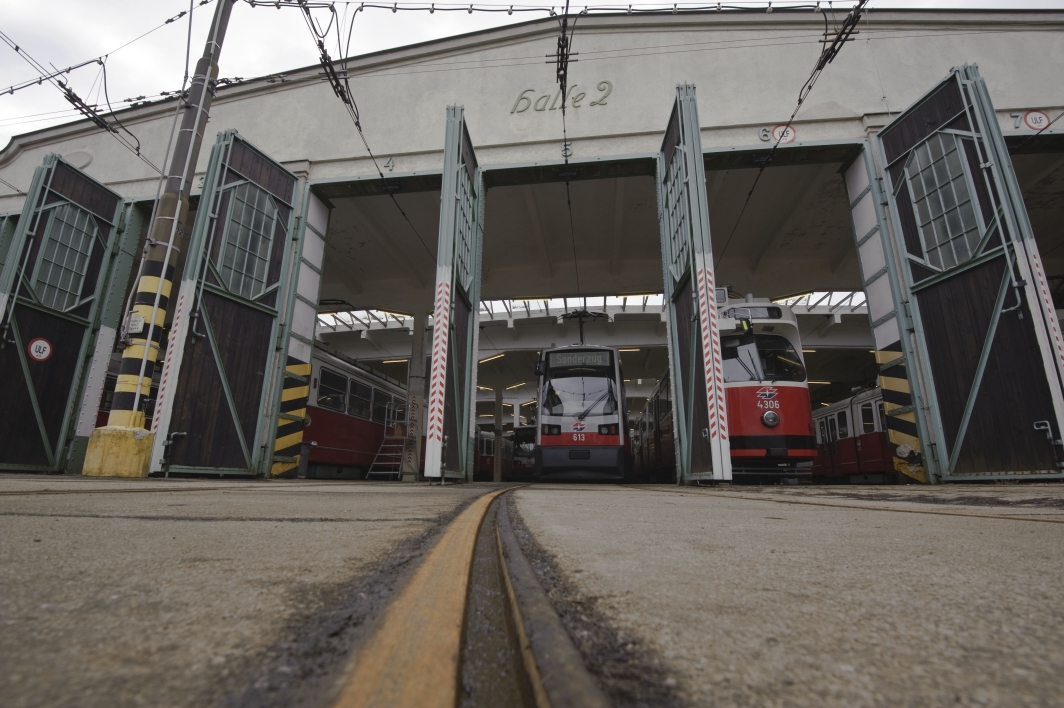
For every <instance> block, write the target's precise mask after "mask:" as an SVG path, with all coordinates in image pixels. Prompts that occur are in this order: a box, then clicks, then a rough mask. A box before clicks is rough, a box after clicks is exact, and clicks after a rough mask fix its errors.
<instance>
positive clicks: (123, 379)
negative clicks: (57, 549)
mask: <svg viewBox="0 0 1064 708" xmlns="http://www.w3.org/2000/svg"><path fill="white" fill-rule="evenodd" d="M236 1H237V0H218V2H217V5H215V8H214V20H213V21H212V22H211V30H210V33H209V34H208V35H207V44H206V46H204V48H203V56H202V57H201V58H200V60H199V61H198V62H196V71H195V74H194V75H193V77H192V84H191V85H190V87H189V91H188V98H187V103H186V104H185V105H184V115H182V116H181V129H180V132H179V133H178V135H177V141H176V143H175V145H174V153H173V158H172V159H171V162H170V165H169V169H168V170H167V172H166V176H165V179H166V182H165V186H164V188H163V191H162V193H161V195H160V197H159V202H158V204H156V206H155V217H154V219H153V221H152V223H151V230H150V231H149V232H148V240H147V248H146V252H145V254H144V258H143V260H142V261H141V266H140V273H139V275H138V277H137V285H136V290H135V295H134V299H133V309H132V312H130V313H128V314H127V315H126V320H125V322H124V324H123V327H122V334H123V337H124V338H127V339H126V342H127V346H126V348H125V350H124V351H123V352H122V364H121V367H120V368H119V370H118V381H117V383H116V384H115V395H114V399H113V402H112V404H111V414H110V415H109V416H108V418H107V425H106V426H104V427H102V428H97V429H96V430H94V431H93V432H92V435H91V436H90V437H89V444H88V447H87V448H86V451H85V464H84V466H83V468H82V473H83V474H85V475H89V476H98V477H147V476H148V470H149V466H150V462H151V450H152V443H153V442H154V440H153V436H152V435H151V434H149V433H148V431H146V430H145V429H144V410H143V409H144V405H143V404H144V400H145V399H146V398H147V396H149V395H150V393H151V381H152V376H153V375H154V373H155V366H156V362H157V361H158V359H159V349H160V344H161V343H162V341H163V326H164V325H165V323H166V310H167V306H168V305H169V303H170V297H171V294H172V285H173V279H174V265H173V261H174V255H175V253H181V250H182V249H183V248H185V243H186V241H187V236H188V229H187V225H186V222H187V220H188V198H189V193H190V192H191V191H192V179H193V177H194V176H195V174H196V163H197V161H198V160H199V153H200V146H201V145H202V144H203V132H204V131H205V130H206V128H207V119H208V117H209V114H210V109H211V102H212V100H213V98H214V90H215V85H216V84H215V82H216V81H217V80H218V57H219V56H220V55H221V53H222V40H223V39H224V38H225V30H226V28H227V27H228V25H229V16H230V15H231V14H232V12H233V5H235V4H236ZM178 100H185V99H184V98H179V99H178ZM174 294H176V293H174Z"/></svg>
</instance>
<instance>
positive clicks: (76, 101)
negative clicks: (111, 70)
mask: <svg viewBox="0 0 1064 708" xmlns="http://www.w3.org/2000/svg"><path fill="white" fill-rule="evenodd" d="M0 40H3V41H4V43H6V44H7V45H8V46H9V47H11V48H12V49H13V50H14V51H15V53H16V54H18V55H19V56H20V57H22V59H23V61H25V62H26V63H27V64H29V65H30V66H31V67H33V69H34V70H35V71H37V73H38V74H40V75H41V77H42V78H45V77H46V75H47V74H48V72H47V71H46V70H45V68H44V66H43V65H42V64H41V63H40V62H38V61H37V60H36V59H34V58H33V57H32V56H30V55H29V53H28V52H26V50H25V49H23V48H22V47H20V46H19V45H18V44H16V43H15V41H14V40H12V39H11V38H10V37H9V36H7V35H6V34H4V32H2V31H0ZM101 62H102V60H101ZM46 80H47V81H48V82H49V83H51V84H52V85H53V86H55V87H56V88H57V89H59V91H60V92H61V93H62V94H63V96H64V97H65V98H66V100H67V101H69V102H70V103H71V104H72V105H73V106H74V107H75V108H77V109H78V110H79V111H80V112H81V113H82V115H84V116H85V117H86V118H88V119H89V120H91V121H92V122H93V123H95V124H96V125H97V126H98V127H99V128H101V129H102V130H104V131H106V132H107V133H109V134H110V135H111V136H112V137H114V139H115V140H117V141H118V142H119V144H121V145H122V146H123V147H125V148H126V149H127V150H129V151H130V152H132V153H133V154H134V155H136V156H137V158H138V159H139V160H141V161H142V162H143V163H144V164H146V165H148V166H149V167H151V168H152V169H153V170H155V171H156V172H157V173H159V174H162V170H160V169H159V168H158V167H156V166H155V164H154V163H153V162H152V161H151V160H149V159H148V158H147V157H145V156H144V155H142V154H141V152H140V145H139V141H138V144H137V145H136V146H134V145H133V144H131V143H130V142H129V141H128V140H126V139H125V138H123V137H122V136H121V135H119V134H118V130H117V129H116V128H115V127H114V126H112V125H111V124H110V123H108V122H107V121H106V120H104V119H103V117H101V116H100V114H99V113H98V112H97V111H96V110H95V109H94V108H92V107H91V106H89V105H88V104H86V103H85V102H84V101H83V100H82V99H81V97H80V96H78V95H77V94H76V93H75V92H74V90H73V89H72V88H70V86H69V84H65V83H63V82H61V81H60V80H59V79H58V78H57V77H51V78H47V79H46ZM126 132H129V131H126ZM130 135H132V133H130Z"/></svg>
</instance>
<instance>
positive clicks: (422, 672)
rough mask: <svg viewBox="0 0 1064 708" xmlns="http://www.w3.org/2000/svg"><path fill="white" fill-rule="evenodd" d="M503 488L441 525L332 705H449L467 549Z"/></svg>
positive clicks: (454, 687) (454, 692) (454, 690)
mask: <svg viewBox="0 0 1064 708" xmlns="http://www.w3.org/2000/svg"><path fill="white" fill-rule="evenodd" d="M505 491H507V490H506V489H500V490H499V491H497V492H493V493H491V494H485V495H484V496H482V497H480V498H479V499H477V500H476V501H475V502H473V503H472V504H471V505H470V506H469V508H468V509H466V510H465V511H463V512H462V513H461V514H459V516H458V518H457V519H455V520H454V521H452V522H451V525H450V526H448V527H447V530H446V531H445V532H444V534H443V537H442V538H441V539H440V540H439V542H438V543H437V544H436V547H435V548H433V549H432V551H431V552H430V553H429V555H428V557H426V558H425V560H424V562H422V564H421V567H419V568H418V569H417V572H416V573H415V574H414V577H413V578H412V579H411V580H410V582H409V583H408V584H407V586H406V587H405V588H404V589H403V591H402V593H400V595H399V597H397V598H396V599H395V600H394V601H393V602H392V603H391V605H389V607H388V610H387V612H386V613H385V615H384V617H383V618H382V620H381V624H380V626H379V627H378V628H377V631H376V632H375V633H374V634H373V636H372V637H370V638H369V640H368V641H367V642H366V644H365V645H364V646H363V647H362V649H361V651H359V653H358V656H357V659H356V663H355V667H354V669H353V670H352V671H351V673H350V674H349V675H348V677H347V680H346V681H345V682H344V688H343V691H342V692H341V694H340V698H339V700H338V701H337V702H336V708H365V707H368V706H378V707H382V708H383V707H384V706H387V707H388V708H392V707H393V706H396V707H398V706H411V707H412V708H415V707H416V708H454V706H455V705H456V703H457V697H458V658H459V653H460V651H461V645H462V623H463V620H464V618H465V606H466V591H467V588H468V585H469V572H470V569H471V568H472V565H473V548H474V546H475V545H476V542H477V533H478V532H479V531H480V523H481V522H482V521H483V520H484V515H485V514H486V513H487V511H488V507H489V506H490V505H491V502H492V501H493V500H494V499H495V497H497V496H499V495H500V494H502V493H503V492H505Z"/></svg>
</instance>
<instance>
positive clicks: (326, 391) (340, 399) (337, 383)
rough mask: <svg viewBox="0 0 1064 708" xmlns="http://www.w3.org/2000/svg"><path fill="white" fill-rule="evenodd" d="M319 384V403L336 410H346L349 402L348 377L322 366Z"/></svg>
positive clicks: (323, 406)
mask: <svg viewBox="0 0 1064 708" xmlns="http://www.w3.org/2000/svg"><path fill="white" fill-rule="evenodd" d="M320 378H321V380H320V383H319V385H318V405H319V406H321V407H322V408H331V409H332V410H334V411H342V410H344V407H345V404H346V402H347V377H346V376H341V375H340V374H337V373H336V372H334V371H329V370H328V369H326V368H322V370H321V373H320Z"/></svg>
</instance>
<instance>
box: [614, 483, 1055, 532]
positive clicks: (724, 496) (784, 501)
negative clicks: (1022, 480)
mask: <svg viewBox="0 0 1064 708" xmlns="http://www.w3.org/2000/svg"><path fill="white" fill-rule="evenodd" d="M625 486H626V487H629V488H631V489H640V487H633V486H632V485H625ZM696 489H697V491H696ZM641 491H644V492H664V493H666V494H690V493H696V494H700V495H702V496H706V497H718V498H720V499H745V500H747V501H766V502H775V503H777V504H805V505H808V506H832V507H838V508H842V509H864V510H865V511H896V512H901V513H903V514H936V515H939V516H973V517H976V518H980V519H1005V520H1007V521H1041V522H1043V523H1047V524H1064V516H1061V517H1058V518H1052V517H1048V516H1047V517H1042V516H1021V515H1019V514H1017V515H1012V514H990V513H983V514H980V513H976V512H974V511H947V510H945V509H905V508H900V507H896V506H880V505H878V504H875V505H873V504H840V503H838V502H827V501H811V500H808V499H773V498H772V497H754V496H749V495H746V494H720V493H717V492H706V491H702V490H701V489H698V488H691V489H688V490H683V491H681V490H679V489H677V490H672V489H646V488H642V489H641ZM899 503H906V504H919V503H920V502H910V501H905V502H901V501H900V500H899ZM927 503H930V502H927Z"/></svg>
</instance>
